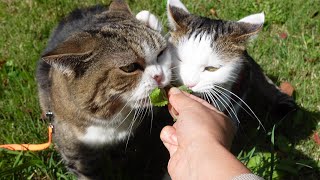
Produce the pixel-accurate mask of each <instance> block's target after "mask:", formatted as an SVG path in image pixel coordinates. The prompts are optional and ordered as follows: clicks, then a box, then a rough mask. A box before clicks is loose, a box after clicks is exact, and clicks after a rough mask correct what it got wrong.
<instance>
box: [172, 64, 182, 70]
mask: <svg viewBox="0 0 320 180" xmlns="http://www.w3.org/2000/svg"><path fill="white" fill-rule="evenodd" d="M180 66H181V65H177V66H174V67H171V68H170V70H173V69H176V68H179V67H180Z"/></svg>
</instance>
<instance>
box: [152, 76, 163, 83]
mask: <svg viewBox="0 0 320 180" xmlns="http://www.w3.org/2000/svg"><path fill="white" fill-rule="evenodd" d="M153 79H154V80H155V81H156V82H157V83H158V85H160V84H161V81H162V75H155V76H153Z"/></svg>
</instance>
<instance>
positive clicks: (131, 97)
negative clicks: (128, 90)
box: [107, 96, 134, 125]
mask: <svg viewBox="0 0 320 180" xmlns="http://www.w3.org/2000/svg"><path fill="white" fill-rule="evenodd" d="M133 97H134V96H130V99H129V100H128V101H127V102H126V104H125V105H124V106H123V107H122V108H121V110H120V111H119V112H118V113H117V115H116V116H114V117H113V118H112V120H111V121H109V123H108V124H107V125H109V124H110V123H113V122H114V120H115V119H116V118H118V117H119V115H120V114H121V113H122V111H123V110H124V109H125V108H126V107H127V105H128V104H129V102H130V101H131V100H132V99H133ZM130 112H131V111H130ZM128 114H129V113H128ZM120 124H122V122H121V123H120Z"/></svg>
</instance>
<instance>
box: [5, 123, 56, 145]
mask: <svg viewBox="0 0 320 180" xmlns="http://www.w3.org/2000/svg"><path fill="white" fill-rule="evenodd" d="M52 131H53V126H52V125H51V124H50V125H49V126H48V142H46V143H43V144H4V145H0V148H4V149H8V150H11V151H41V150H45V149H47V148H49V147H50V145H51V142H52Z"/></svg>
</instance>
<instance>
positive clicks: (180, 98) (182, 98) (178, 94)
mask: <svg viewBox="0 0 320 180" xmlns="http://www.w3.org/2000/svg"><path fill="white" fill-rule="evenodd" d="M190 96H192V95H191V94H187V93H184V92H182V91H181V90H180V89H178V88H176V87H172V88H171V89H170V90H169V93H168V97H169V103H170V107H173V108H174V110H176V111H177V113H179V112H180V111H182V110H183V109H184V108H185V107H187V106H189V107H190V106H192V107H197V106H199V103H198V102H197V101H195V100H194V99H193V98H191V97H190ZM169 109H171V108H169Z"/></svg>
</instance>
